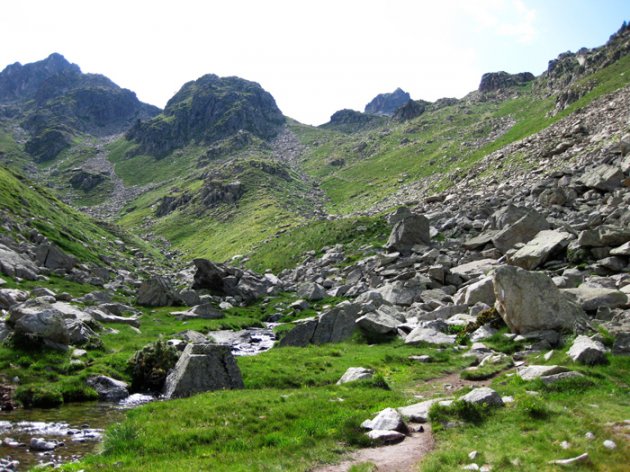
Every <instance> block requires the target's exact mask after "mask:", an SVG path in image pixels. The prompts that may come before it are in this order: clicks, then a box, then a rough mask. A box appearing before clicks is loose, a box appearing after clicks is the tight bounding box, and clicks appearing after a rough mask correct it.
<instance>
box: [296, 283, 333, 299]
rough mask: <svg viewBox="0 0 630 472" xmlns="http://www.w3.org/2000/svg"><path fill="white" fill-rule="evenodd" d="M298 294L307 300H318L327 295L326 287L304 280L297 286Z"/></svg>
mask: <svg viewBox="0 0 630 472" xmlns="http://www.w3.org/2000/svg"><path fill="white" fill-rule="evenodd" d="M297 296H298V297H299V298H303V299H305V300H310V301H317V300H321V299H323V298H324V297H325V296H326V289H325V288H324V287H322V286H321V285H319V284H317V283H315V282H303V283H301V284H299V285H298V287H297Z"/></svg>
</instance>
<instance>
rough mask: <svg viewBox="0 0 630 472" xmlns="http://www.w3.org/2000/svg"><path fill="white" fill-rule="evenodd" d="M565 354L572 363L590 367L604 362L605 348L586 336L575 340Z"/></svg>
mask: <svg viewBox="0 0 630 472" xmlns="http://www.w3.org/2000/svg"><path fill="white" fill-rule="evenodd" d="M567 354H568V355H569V357H570V358H571V359H573V361H575V362H579V363H580V364H589V365H592V364H603V363H605V362H606V348H605V347H604V345H603V344H602V343H600V342H599V341H595V340H594V339H591V338H589V337H588V336H578V337H577V338H575V341H573V344H572V345H571V348H570V349H569V352H568V353H567Z"/></svg>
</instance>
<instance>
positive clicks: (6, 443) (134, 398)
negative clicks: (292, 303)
mask: <svg viewBox="0 0 630 472" xmlns="http://www.w3.org/2000/svg"><path fill="white" fill-rule="evenodd" d="M274 326H275V324H271V323H268V324H267V327H266V328H250V329H244V330H241V331H213V332H212V333H210V334H211V336H212V338H213V339H214V340H215V342H217V343H219V344H225V345H229V346H230V347H231V350H232V354H234V355H235V356H252V355H256V354H259V353H261V352H264V351H267V350H269V349H271V347H273V344H274V341H275V335H274V334H273V330H272V329H273V327H274ZM152 400H154V398H152V397H148V396H146V395H139V394H134V395H131V396H130V397H129V398H127V399H126V400H123V401H122V402H121V403H105V402H87V403H70V404H67V405H64V406H62V407H60V408H52V409H38V408H34V409H29V410H25V409H17V410H13V411H0V472H4V471H16V470H19V471H24V470H28V469H30V468H31V467H34V466H36V465H38V464H51V465H57V464H61V463H65V462H71V461H75V460H78V459H80V458H81V457H83V456H85V455H86V454H90V453H93V452H96V451H97V450H98V447H99V444H100V443H101V441H102V439H103V433H104V430H105V429H106V428H107V427H108V426H110V425H111V424H113V423H117V422H120V421H122V420H123V419H124V416H125V411H126V410H128V409H129V408H133V407H135V406H137V405H139V404H142V403H146V402H147V401H152ZM39 438H41V439H42V441H39V444H32V441H33V440H34V439H35V440H36V439H39ZM38 446H39V448H42V449H45V448H50V450H47V451H44V450H37V449H38ZM13 461H17V462H18V463H17V464H13V465H11V462H13Z"/></svg>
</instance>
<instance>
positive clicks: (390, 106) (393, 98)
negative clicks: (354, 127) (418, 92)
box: [364, 88, 411, 116]
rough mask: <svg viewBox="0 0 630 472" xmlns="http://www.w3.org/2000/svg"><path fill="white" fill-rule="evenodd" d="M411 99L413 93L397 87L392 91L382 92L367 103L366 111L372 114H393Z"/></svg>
mask: <svg viewBox="0 0 630 472" xmlns="http://www.w3.org/2000/svg"><path fill="white" fill-rule="evenodd" d="M410 101H411V95H409V94H408V93H407V92H405V91H404V90H402V89H401V88H397V89H396V90H394V91H393V92H392V93H381V94H379V95H377V96H376V97H374V98H373V99H372V100H371V101H370V103H368V104H367V105H365V110H364V112H365V113H367V114H370V115H382V116H393V115H394V113H395V112H396V110H398V109H399V108H400V107H402V106H403V105H405V104H406V103H408V102H410Z"/></svg>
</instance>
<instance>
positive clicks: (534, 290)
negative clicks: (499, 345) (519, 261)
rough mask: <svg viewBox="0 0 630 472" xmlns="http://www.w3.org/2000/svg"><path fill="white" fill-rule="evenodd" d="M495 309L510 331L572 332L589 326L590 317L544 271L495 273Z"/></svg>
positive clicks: (504, 270)
mask: <svg viewBox="0 0 630 472" xmlns="http://www.w3.org/2000/svg"><path fill="white" fill-rule="evenodd" d="M494 293H495V296H496V299H497V301H496V303H495V307H496V309H497V311H498V312H499V314H500V315H501V317H502V318H503V320H504V321H505V323H506V324H507V325H508V327H509V328H510V330H511V331H512V332H514V333H521V334H522V333H529V332H532V331H543V330H563V331H572V330H575V329H576V327H577V326H580V325H583V324H586V314H585V313H584V311H583V310H582V308H580V306H579V305H577V304H576V303H575V302H573V301H571V300H569V299H568V298H567V297H566V296H564V295H563V294H562V293H561V292H560V290H558V288H557V287H556V286H555V285H554V283H553V281H552V280H551V279H550V278H549V277H548V276H547V275H545V274H543V273H540V272H528V271H526V270H523V269H521V268H518V267H513V266H503V267H500V268H498V269H497V271H496V272H495V274H494Z"/></svg>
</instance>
